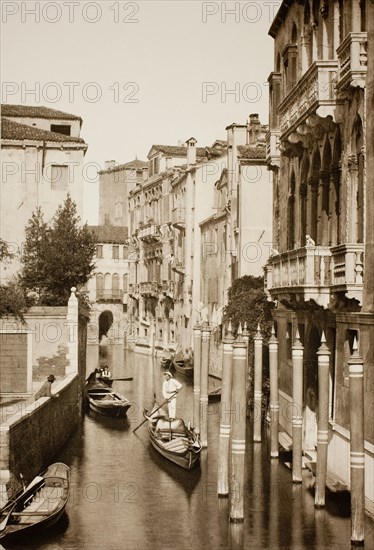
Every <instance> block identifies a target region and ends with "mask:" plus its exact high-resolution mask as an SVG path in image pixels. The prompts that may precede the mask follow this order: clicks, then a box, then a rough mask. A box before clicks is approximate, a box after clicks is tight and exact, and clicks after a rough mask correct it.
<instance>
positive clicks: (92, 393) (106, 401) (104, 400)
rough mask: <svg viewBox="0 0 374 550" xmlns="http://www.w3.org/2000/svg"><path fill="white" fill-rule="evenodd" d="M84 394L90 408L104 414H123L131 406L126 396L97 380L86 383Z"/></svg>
mask: <svg viewBox="0 0 374 550" xmlns="http://www.w3.org/2000/svg"><path fill="white" fill-rule="evenodd" d="M85 396H86V400H87V404H88V406H89V407H90V409H91V410H93V411H95V412H97V413H99V414H104V415H106V416H114V417H120V416H125V415H126V413H127V410H128V409H129V408H130V406H131V403H130V401H129V400H128V399H126V397H124V396H123V395H121V394H120V393H117V392H116V391H114V390H113V389H112V388H110V387H109V386H106V385H105V384H103V383H102V382H99V381H97V382H91V383H87V384H86V387H85Z"/></svg>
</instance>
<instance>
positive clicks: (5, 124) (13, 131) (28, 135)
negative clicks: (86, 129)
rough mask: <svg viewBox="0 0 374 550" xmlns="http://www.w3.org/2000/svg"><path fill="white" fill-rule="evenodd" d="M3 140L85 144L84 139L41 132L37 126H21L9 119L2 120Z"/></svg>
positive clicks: (46, 131)
mask: <svg viewBox="0 0 374 550" xmlns="http://www.w3.org/2000/svg"><path fill="white" fill-rule="evenodd" d="M1 139H11V140H15V141H23V140H30V141H53V142H59V143H72V142H74V143H85V141H84V139H82V138H78V137H72V136H65V135H64V134H59V133H57V132H49V131H48V130H41V129H40V128H36V127H35V126H28V125H27V124H20V123H18V122H14V120H10V119H8V118H2V119H1Z"/></svg>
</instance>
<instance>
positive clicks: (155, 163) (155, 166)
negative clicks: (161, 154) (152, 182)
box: [154, 157, 160, 174]
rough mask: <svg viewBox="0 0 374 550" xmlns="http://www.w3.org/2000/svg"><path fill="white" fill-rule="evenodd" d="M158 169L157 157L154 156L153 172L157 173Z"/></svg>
mask: <svg viewBox="0 0 374 550" xmlns="http://www.w3.org/2000/svg"><path fill="white" fill-rule="evenodd" d="M159 169H160V163H159V158H158V157H156V158H155V159H154V173H155V174H158V171H159Z"/></svg>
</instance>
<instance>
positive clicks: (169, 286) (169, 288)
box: [162, 281, 175, 298]
mask: <svg viewBox="0 0 374 550" xmlns="http://www.w3.org/2000/svg"><path fill="white" fill-rule="evenodd" d="M174 292H175V282H174V281H162V293H163V294H165V296H169V297H170V298H173V297H174Z"/></svg>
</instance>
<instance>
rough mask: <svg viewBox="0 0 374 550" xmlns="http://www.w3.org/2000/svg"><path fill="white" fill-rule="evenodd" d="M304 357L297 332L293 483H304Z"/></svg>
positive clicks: (293, 383)
mask: <svg viewBox="0 0 374 550" xmlns="http://www.w3.org/2000/svg"><path fill="white" fill-rule="evenodd" d="M303 357H304V347H303V345H302V343H301V342H300V335H299V331H298V330H297V331H296V336H295V343H294V345H293V346H292V373H293V377H292V378H293V382H292V387H293V389H292V481H293V482H294V483H301V482H302V452H303V445H302V441H303Z"/></svg>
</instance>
